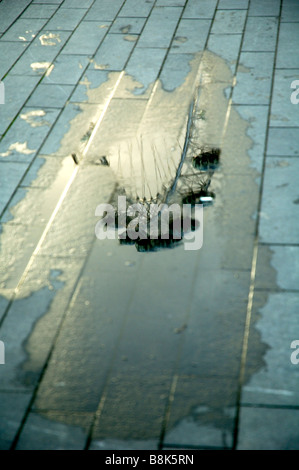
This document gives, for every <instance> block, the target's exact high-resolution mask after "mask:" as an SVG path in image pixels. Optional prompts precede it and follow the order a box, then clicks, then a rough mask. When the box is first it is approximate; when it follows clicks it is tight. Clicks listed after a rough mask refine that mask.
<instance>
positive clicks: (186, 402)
mask: <svg viewBox="0 0 299 470" xmlns="http://www.w3.org/2000/svg"><path fill="white" fill-rule="evenodd" d="M236 394H237V383H236V381H233V380H231V379H228V378H222V379H219V378H206V377H199V376H196V375H190V376H188V375H180V376H178V380H177V384H176V388H175V390H174V397H173V400H172V403H171V406H170V413H169V421H168V423H167V428H166V433H165V439H164V446H165V447H167V446H170V445H171V447H173V446H179V447H181V446H183V445H185V446H187V447H188V446H190V447H192V446H197V447H204V448H209V447H219V448H227V449H229V448H231V446H232V437H233V429H234V415H235V408H234V405H235V403H236Z"/></svg>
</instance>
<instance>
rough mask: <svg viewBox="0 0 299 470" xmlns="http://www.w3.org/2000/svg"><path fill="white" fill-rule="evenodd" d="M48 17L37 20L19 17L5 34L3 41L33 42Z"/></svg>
mask: <svg viewBox="0 0 299 470" xmlns="http://www.w3.org/2000/svg"><path fill="white" fill-rule="evenodd" d="M46 22H47V19H38V18H36V19H35V21H32V20H31V19H27V18H24V19H23V18H19V19H18V21H17V22H16V23H14V24H13V25H12V26H11V27H10V28H9V29H8V30H7V32H6V33H5V34H3V36H2V38H1V41H2V40H4V41H27V42H31V41H33V39H34V38H35V37H36V35H37V34H38V32H39V31H40V30H41V29H42V27H43V26H44V24H45V23H46Z"/></svg>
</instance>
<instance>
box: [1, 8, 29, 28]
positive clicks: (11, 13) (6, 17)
mask: <svg viewBox="0 0 299 470" xmlns="http://www.w3.org/2000/svg"><path fill="white" fill-rule="evenodd" d="M29 4H30V0H20V1H19V2H18V4H17V5H16V4H14V8H12V3H11V2H10V1H9V0H3V1H2V2H1V5H0V31H1V32H4V31H5V30H6V29H7V28H9V26H10V25H11V24H12V23H13V22H14V21H15V20H16V19H17V18H18V17H19V16H20V15H21V14H22V12H23V11H24V9H25V8H26V7H27V6H28V5H29Z"/></svg>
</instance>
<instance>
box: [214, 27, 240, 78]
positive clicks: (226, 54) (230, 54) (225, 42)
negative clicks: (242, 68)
mask: <svg viewBox="0 0 299 470" xmlns="http://www.w3.org/2000/svg"><path fill="white" fill-rule="evenodd" d="M241 40H242V34H230V35H228V34H210V36H209V39H208V44H207V49H208V50H209V51H211V52H214V54H217V55H219V56H220V57H222V58H223V59H224V60H226V61H227V62H228V64H229V66H230V68H231V70H232V72H233V73H235V70H236V66H237V59H236V58H237V57H238V53H239V50H240V46H241Z"/></svg>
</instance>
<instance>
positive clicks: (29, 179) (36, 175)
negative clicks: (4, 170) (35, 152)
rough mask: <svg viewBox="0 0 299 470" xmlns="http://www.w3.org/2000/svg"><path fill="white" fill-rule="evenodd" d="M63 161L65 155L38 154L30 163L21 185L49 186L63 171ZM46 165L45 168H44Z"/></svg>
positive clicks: (24, 186) (23, 186) (22, 186)
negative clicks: (54, 156)
mask: <svg viewBox="0 0 299 470" xmlns="http://www.w3.org/2000/svg"><path fill="white" fill-rule="evenodd" d="M63 163H64V158H63V157H58V156H56V158H52V157H51V156H47V155H44V156H43V157H40V156H37V157H36V158H35V159H34V161H33V162H32V164H31V165H30V168H29V169H28V171H27V173H26V175H25V177H24V178H23V180H22V183H21V185H20V187H21V188H26V187H29V186H30V187H33V188H47V187H48V188H49V187H50V186H51V185H52V184H53V182H54V181H55V179H56V178H57V175H58V174H59V172H60V171H61V168H62V167H63ZM44 166H45V168H43V167H44Z"/></svg>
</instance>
